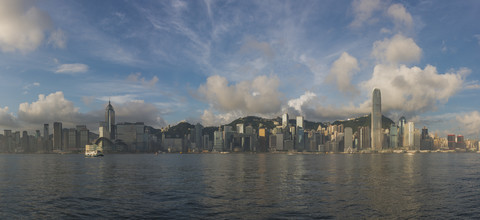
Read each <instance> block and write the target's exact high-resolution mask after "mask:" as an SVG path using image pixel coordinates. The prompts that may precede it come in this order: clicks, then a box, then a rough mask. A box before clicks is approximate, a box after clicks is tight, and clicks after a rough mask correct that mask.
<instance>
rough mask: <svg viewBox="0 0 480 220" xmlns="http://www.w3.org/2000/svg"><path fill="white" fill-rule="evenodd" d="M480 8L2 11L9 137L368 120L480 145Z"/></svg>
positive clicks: (124, 5) (65, 5)
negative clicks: (375, 106) (382, 118)
mask: <svg viewBox="0 0 480 220" xmlns="http://www.w3.org/2000/svg"><path fill="white" fill-rule="evenodd" d="M479 9H480V3H479V2H477V1H412V2H404V1H375V0H368V1H366V0H365V1H300V2H298V1H273V2H270V1H234V2H225V1H141V2H138V1H100V2H98V1H4V0H3V1H0V97H1V100H2V102H1V103H0V128H2V129H12V130H29V131H33V130H36V129H41V128H42V125H43V124H44V123H53V122H54V121H60V122H62V123H63V124H64V126H65V127H74V126H75V125H77V124H86V125H87V127H88V128H89V129H90V130H93V131H96V130H97V129H98V122H99V121H102V120H104V110H105V106H106V104H107V103H108V101H109V100H110V101H111V102H112V104H113V105H114V106H115V112H116V117H117V119H116V120H117V121H119V122H145V124H147V125H151V126H153V127H157V128H160V127H164V126H166V125H168V124H172V125H173V124H176V123H178V122H179V121H182V120H186V121H188V122H191V123H197V122H200V123H202V124H203V125H205V126H210V125H220V124H226V123H229V122H231V121H232V120H234V119H236V118H238V117H244V116H249V115H255V116H261V117H265V118H275V117H279V116H281V115H282V114H283V113H288V114H289V115H292V116H296V115H302V116H304V117H305V120H309V121H321V122H325V121H334V120H345V119H348V118H353V117H358V116H363V115H366V114H369V113H370V111H371V105H372V103H371V100H372V90H373V88H379V89H380V90H381V92H382V113H383V114H384V115H386V116H388V117H390V118H391V119H392V120H393V121H398V120H399V118H400V117H401V116H405V117H406V118H407V120H408V121H413V122H415V125H416V127H417V128H421V127H423V126H427V127H428V128H429V130H430V133H434V132H438V133H439V134H440V135H446V134H448V133H455V134H463V135H465V136H471V137H472V138H473V137H477V136H478V133H479V130H480V113H479V111H478V109H480V103H479V102H478V101H476V100H477V97H478V95H479V92H480V90H479V89H480V84H479V82H478V80H479V79H480V75H479V74H478V71H479V70H480V63H479V62H478V60H479V57H480V26H478V25H477V24H476V21H478V20H479V19H480V16H479V15H478V11H479Z"/></svg>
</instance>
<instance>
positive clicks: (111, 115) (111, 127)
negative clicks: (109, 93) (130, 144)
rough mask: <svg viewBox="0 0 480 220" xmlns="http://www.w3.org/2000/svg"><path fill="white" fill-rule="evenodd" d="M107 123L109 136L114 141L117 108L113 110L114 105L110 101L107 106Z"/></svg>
mask: <svg viewBox="0 0 480 220" xmlns="http://www.w3.org/2000/svg"><path fill="white" fill-rule="evenodd" d="M105 123H106V125H107V131H108V138H109V139H110V140H112V141H113V140H115V134H116V127H115V110H113V106H112V104H111V103H110V101H108V105H107V107H106V108H105Z"/></svg>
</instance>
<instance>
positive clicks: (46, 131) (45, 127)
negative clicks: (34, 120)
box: [43, 124, 50, 141]
mask: <svg viewBox="0 0 480 220" xmlns="http://www.w3.org/2000/svg"><path fill="white" fill-rule="evenodd" d="M49 136H50V134H49V133H48V124H43V140H46V141H47V140H48V138H49Z"/></svg>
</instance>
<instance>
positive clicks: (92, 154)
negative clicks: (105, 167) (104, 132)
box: [85, 150, 103, 157]
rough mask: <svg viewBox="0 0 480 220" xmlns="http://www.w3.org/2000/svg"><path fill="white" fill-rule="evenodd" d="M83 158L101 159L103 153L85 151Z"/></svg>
mask: <svg viewBox="0 0 480 220" xmlns="http://www.w3.org/2000/svg"><path fill="white" fill-rule="evenodd" d="M85 157H103V153H102V152H101V151H99V150H97V151H95V150H94V151H85Z"/></svg>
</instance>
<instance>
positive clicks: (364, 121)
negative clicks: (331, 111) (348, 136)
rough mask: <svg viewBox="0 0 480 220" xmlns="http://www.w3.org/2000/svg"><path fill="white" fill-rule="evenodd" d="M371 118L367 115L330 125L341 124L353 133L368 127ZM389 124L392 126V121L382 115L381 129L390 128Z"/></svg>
mask: <svg viewBox="0 0 480 220" xmlns="http://www.w3.org/2000/svg"><path fill="white" fill-rule="evenodd" d="M371 118H372V117H371V114H369V115H366V116H363V117H359V118H355V119H352V120H344V121H335V122H333V123H332V125H339V124H343V126H344V128H346V127H351V128H352V130H353V132H355V131H358V128H360V127H366V126H368V127H370V124H371V120H372V119H371ZM391 124H394V122H393V121H392V119H390V118H387V117H385V116H384V115H382V128H384V129H386V128H390V125H391Z"/></svg>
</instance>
